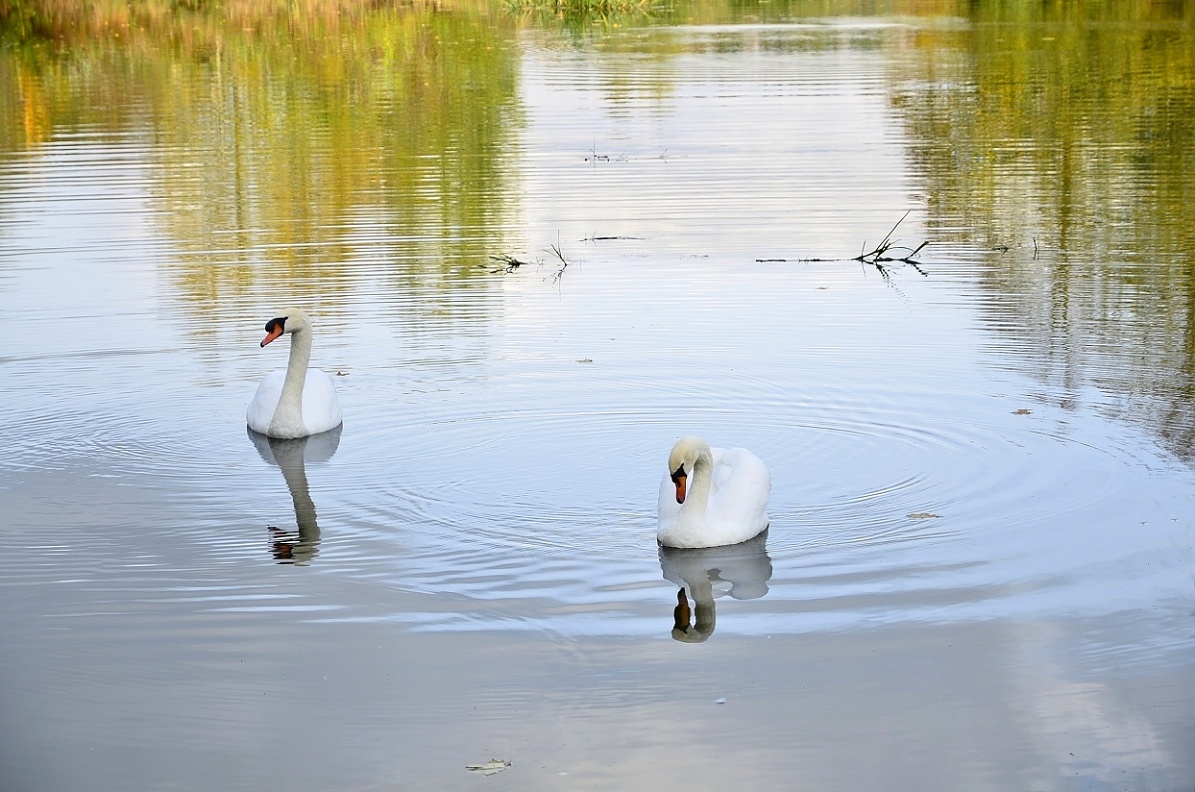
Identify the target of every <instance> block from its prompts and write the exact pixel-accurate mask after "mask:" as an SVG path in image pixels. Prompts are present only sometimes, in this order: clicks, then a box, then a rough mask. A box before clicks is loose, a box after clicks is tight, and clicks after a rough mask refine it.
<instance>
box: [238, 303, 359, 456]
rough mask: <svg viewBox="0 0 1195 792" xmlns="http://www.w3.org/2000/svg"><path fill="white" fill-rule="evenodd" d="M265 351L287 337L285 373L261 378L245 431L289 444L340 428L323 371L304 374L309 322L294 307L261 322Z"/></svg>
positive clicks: (337, 403)
mask: <svg viewBox="0 0 1195 792" xmlns="http://www.w3.org/2000/svg"><path fill="white" fill-rule="evenodd" d="M266 333H267V335H266V337H265V339H263V340H262V342H261V345H262V346H263V347H264V346H265V345H266V344H268V343H270V342H271V341H273V340H274V339H276V338H278V337H279V336H281V335H283V334H284V333H289V334H290V337H291V342H290V358H289V359H288V361H287V365H286V369H285V370H284V371H272V372H270V373H269V374H267V375H266V376H265V377H263V378H262V380H261V384H259V385H258V386H257V393H256V394H254V396H253V401H251V402H249V409H248V410H246V412H245V420H246V421H247V422H248V424H249V428H250V429H252V430H253V431H255V432H260V433H261V434H264V435H267V436H269V437H278V438H283V439H291V438H296V437H306V436H307V435H313V434H319V433H321V432H326V431H328V430H329V429H335V428H336V427H337V426H340V424H341V423H342V420H343V416H342V413H341V411H340V401H339V400H338V399H337V398H336V384H335V383H334V382H333V381H332V378H331V377H329V376H328V375H327V374H326V373H325V372H323V371H320V370H319V369H309V368H307V364H308V363H309V362H310V361H311V320H310V319H308V317H307V314H306V313H304V312H303V311H302V310H301V309H299V308H288V309H286V311H285V312H284V313H283V314H281V315H280V316H278V317H276V318H274V319H271V320H270V321H269V322H267V323H266Z"/></svg>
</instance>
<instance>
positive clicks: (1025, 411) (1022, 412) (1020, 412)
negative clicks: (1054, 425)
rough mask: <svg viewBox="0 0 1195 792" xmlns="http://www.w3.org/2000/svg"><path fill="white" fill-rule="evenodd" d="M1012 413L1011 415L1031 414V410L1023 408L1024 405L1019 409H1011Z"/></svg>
mask: <svg viewBox="0 0 1195 792" xmlns="http://www.w3.org/2000/svg"><path fill="white" fill-rule="evenodd" d="M1012 414H1013V415H1032V414H1033V410H1030V409H1027V408H1025V407H1022V408H1021V409H1019V410H1013V411H1012Z"/></svg>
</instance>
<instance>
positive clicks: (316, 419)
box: [303, 369, 344, 434]
mask: <svg viewBox="0 0 1195 792" xmlns="http://www.w3.org/2000/svg"><path fill="white" fill-rule="evenodd" d="M343 420H344V416H343V414H342V413H341V410H340V400H339V399H337V398H336V383H335V382H333V381H332V378H331V377H330V376H328V374H327V372H324V371H320V370H319V369H307V379H306V381H305V382H304V383H303V425H304V426H305V427H306V428H307V431H308V432H309V433H311V434H319V433H320V432H326V431H328V430H329V429H335V428H336V427H337V426H340V424H341V423H342V422H343Z"/></svg>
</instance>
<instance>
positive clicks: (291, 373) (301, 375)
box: [274, 330, 311, 417]
mask: <svg viewBox="0 0 1195 792" xmlns="http://www.w3.org/2000/svg"><path fill="white" fill-rule="evenodd" d="M310 362H311V333H310V332H308V331H307V330H296V331H294V332H293V333H291V335H290V359H289V360H288V361H287V363H286V379H285V380H283V382H282V395H281V396H280V397H279V399H278V411H277V412H276V413H275V414H274V415H275V417H277V415H278V413H282V412H284V411H286V412H293V414H294V415H302V413H303V385H304V383H305V382H306V381H307V364H308V363H310Z"/></svg>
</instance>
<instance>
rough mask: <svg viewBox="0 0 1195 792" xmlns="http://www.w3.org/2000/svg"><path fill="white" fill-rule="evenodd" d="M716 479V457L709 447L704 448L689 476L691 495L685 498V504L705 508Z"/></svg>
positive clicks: (698, 454) (699, 453)
mask: <svg viewBox="0 0 1195 792" xmlns="http://www.w3.org/2000/svg"><path fill="white" fill-rule="evenodd" d="M713 481H714V458H713V456H712V455H711V453H710V450H709V448H708V447H707V448H702V449H700V450H699V451H698V452H697V458H696V459H694V460H693V473H692V475H690V476H689V482H690V483H689V495H688V497H686V498H685V504H684V505H685V506H688V505H689V504H690V503H692V504H693V505H694V506H695V507H698V506H699V507H700V508H702V509H704V508H705V505H706V504H707V503H708V502H709V499H710V487H711V486H712V485H713Z"/></svg>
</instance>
